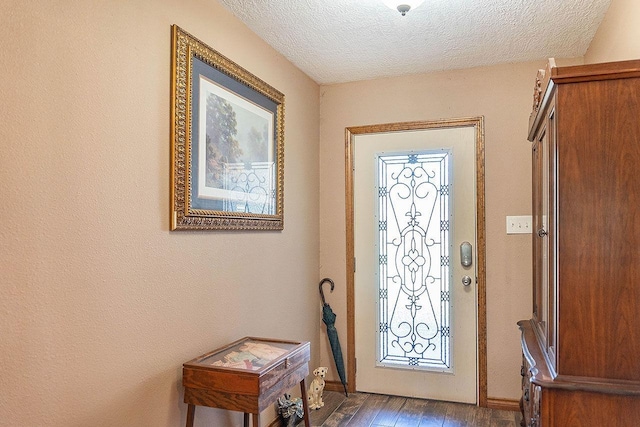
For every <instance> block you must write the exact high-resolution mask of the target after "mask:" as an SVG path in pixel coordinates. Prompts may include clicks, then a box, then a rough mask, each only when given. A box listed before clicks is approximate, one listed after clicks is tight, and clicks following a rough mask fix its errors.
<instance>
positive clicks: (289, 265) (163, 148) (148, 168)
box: [0, 0, 320, 427]
mask: <svg viewBox="0 0 640 427" xmlns="http://www.w3.org/2000/svg"><path fill="white" fill-rule="evenodd" d="M174 23H175V24H178V25H180V26H181V27H182V28H184V29H185V30H187V31H189V32H190V33H192V34H193V35H195V36H196V37H198V38H200V39H201V40H203V41H204V42H206V43H207V44H209V45H210V46H212V47H213V48H215V49H217V50H219V51H220V52H221V53H223V54H224V55H226V56H228V57H230V58H231V59H232V60H234V61H235V62H237V63H238V64H240V65H241V66H243V67H245V68H247V69H248V70H250V71H252V72H253V73H254V74H256V75H257V76H258V77H260V78H262V79H263V80H265V81H266V82H268V83H269V84H271V85H272V86H274V87H276V88H277V89H279V90H280V91H282V92H283V93H284V94H285V96H286V118H285V122H286V124H285V126H286V136H285V145H286V148H285V158H286V168H285V230H284V231H283V232H186V233H185V232H183V233H177V232H173V233H172V232H169V230H168V227H169V218H168V214H169V168H170V165H169V163H170V156H169V98H170V94H169V92H170V91H169V83H170V42H171V38H170V25H171V24H174ZM0 24H1V25H0V38H1V39H2V40H3V48H2V49H0V77H2V78H1V79H0V99H1V100H2V102H0V116H1V117H2V126H0V151H1V152H2V154H1V156H0V182H1V184H0V196H1V200H2V203H0V219H1V220H2V228H1V229H0V242H1V243H0V271H1V272H2V273H1V274H2V280H1V284H0V331H1V332H0V336H1V339H0V396H1V398H0V426H7V427H9V426H10V427H18V426H25V427H26V426H56V427H57V426H60V427H74V426H77V427H86V426H114V427H115V426H117V427H126V426H149V427H160V426H167V427H169V426H170V427H175V426H179V425H183V423H184V421H185V414H186V405H185V404H184V403H182V393H183V392H182V385H181V367H182V363H183V362H185V361H187V360H189V359H191V358H193V357H195V356H197V355H199V354H202V353H204V352H205V351H208V350H210V349H213V348H215V347H217V346H220V345H223V344H225V343H226V342H228V341H230V340H233V339H236V338H239V337H241V336H244V335H257V336H267V337H274V338H290V339H295V340H308V341H311V342H312V363H314V364H315V361H317V360H318V359H319V348H318V346H317V343H318V342H319V341H320V333H319V331H320V319H319V315H318V316H316V315H315V314H316V313H315V312H313V310H311V311H312V315H310V314H309V311H310V310H309V307H314V308H319V298H318V293H317V283H318V270H319V266H318V246H319V242H318V235H319V231H318V222H319V220H318V211H319V200H318V191H319V183H318V142H319V141H318V131H319V122H318V120H319V119H318V118H319V87H318V85H317V84H316V83H314V82H313V81H312V80H311V79H309V78H308V77H307V76H305V75H304V74H303V73H301V72H300V71H299V70H298V69H297V68H295V67H293V66H292V65H291V64H290V63H289V62H288V61H286V60H285V59H284V58H283V57H282V56H280V55H279V54H277V53H276V52H275V51H273V50H272V49H271V48H270V47H269V46H267V45H266V44H265V43H264V42H262V41H261V40H260V39H258V38H257V37H256V36H255V35H254V34H253V33H251V32H250V31H249V30H248V29H247V28H246V27H244V26H243V25H242V24H240V23H239V21H237V20H236V19H235V18H234V17H233V16H232V15H230V14H229V13H227V11H226V10H225V9H223V8H222V7H221V6H219V5H218V4H217V3H216V2H215V1H210V0H184V1H181V2H176V1H171V0H136V1H107V0H103V1H100V0H92V1H82V0H64V1H63V0H58V1H44V0H42V1H22V0H4V1H3V2H2V12H1V13H0ZM268 412H269V413H267V411H265V416H264V418H265V420H264V422H263V424H264V425H266V422H267V421H270V420H272V419H273V417H275V414H274V411H273V410H271V409H270V410H269V411H268ZM240 423H241V415H240V414H238V413H233V414H231V413H228V412H225V411H219V410H213V409H208V408H202V409H198V410H197V411H196V425H197V426H205V425H208V426H211V425H216V426H222V427H224V426H231V425H239V424H240Z"/></svg>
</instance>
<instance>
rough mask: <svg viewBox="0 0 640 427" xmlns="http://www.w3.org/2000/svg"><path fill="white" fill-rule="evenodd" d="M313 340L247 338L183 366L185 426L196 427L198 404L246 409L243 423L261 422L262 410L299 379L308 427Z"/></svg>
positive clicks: (243, 410) (247, 426)
mask: <svg viewBox="0 0 640 427" xmlns="http://www.w3.org/2000/svg"><path fill="white" fill-rule="evenodd" d="M309 358H310V352H309V343H308V342H294V341H281V340H273V339H265V338H253V337H245V338H242V339H240V340H238V341H236V342H233V343H231V344H229V345H226V346H224V347H222V348H219V349H217V350H213V351H211V352H209V353H207V354H204V355H202V356H199V357H196V358H195V359H193V360H190V361H189V362H186V363H185V364H184V365H183V369H182V384H183V385H184V388H185V390H184V401H185V403H187V404H188V405H189V406H188V410H187V427H193V418H194V416H195V410H196V405H200V406H210V407H213V408H221V409H228V410H232V411H240V412H244V427H249V414H253V417H252V418H253V427H259V426H260V412H262V411H263V410H264V409H265V408H266V407H267V406H269V405H271V404H274V403H275V402H276V400H277V399H278V397H280V396H282V395H283V394H284V393H286V392H287V391H289V390H290V389H291V388H292V387H294V386H295V385H296V384H300V391H301V392H302V404H303V408H304V425H305V426H306V427H309V408H308V407H307V391H306V386H305V378H306V376H307V375H308V374H309Z"/></svg>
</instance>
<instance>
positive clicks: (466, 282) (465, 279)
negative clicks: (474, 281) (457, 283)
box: [462, 276, 471, 286]
mask: <svg viewBox="0 0 640 427" xmlns="http://www.w3.org/2000/svg"><path fill="white" fill-rule="evenodd" d="M462 284H463V285H465V286H469V285H470V284H471V277H469V276H464V277H463V278H462Z"/></svg>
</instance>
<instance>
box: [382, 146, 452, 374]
mask: <svg viewBox="0 0 640 427" xmlns="http://www.w3.org/2000/svg"><path fill="white" fill-rule="evenodd" d="M377 163H378V165H377V167H378V189H377V192H378V253H379V280H378V282H379V295H378V297H379V312H378V318H379V332H378V343H379V352H380V353H379V363H380V364H381V365H389V366H396V367H398V366H400V367H408V368H413V369H416V368H418V369H435V370H448V369H449V368H450V367H451V355H450V335H451V334H450V326H449V325H450V319H449V312H450V299H451V298H450V292H449V283H450V278H449V275H450V271H449V233H450V228H451V226H450V222H451V219H450V207H451V201H450V196H451V191H450V163H451V155H450V152H449V151H447V150H430V151H424V152H419V153H416V152H411V153H409V154H380V155H378V160H377Z"/></svg>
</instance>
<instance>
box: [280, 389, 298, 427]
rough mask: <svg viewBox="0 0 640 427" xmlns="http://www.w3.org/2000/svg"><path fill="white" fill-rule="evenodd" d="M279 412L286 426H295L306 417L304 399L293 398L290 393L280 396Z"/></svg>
mask: <svg viewBox="0 0 640 427" xmlns="http://www.w3.org/2000/svg"><path fill="white" fill-rule="evenodd" d="M278 413H279V414H280V416H281V417H282V420H283V421H284V422H285V424H286V427H293V426H295V425H296V424H298V422H299V421H301V420H302V419H303V417H304V408H303V407H302V399H300V398H299V397H294V398H293V399H292V398H291V395H290V394H285V395H284V396H283V397H279V398H278Z"/></svg>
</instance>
